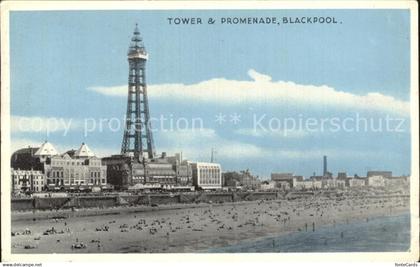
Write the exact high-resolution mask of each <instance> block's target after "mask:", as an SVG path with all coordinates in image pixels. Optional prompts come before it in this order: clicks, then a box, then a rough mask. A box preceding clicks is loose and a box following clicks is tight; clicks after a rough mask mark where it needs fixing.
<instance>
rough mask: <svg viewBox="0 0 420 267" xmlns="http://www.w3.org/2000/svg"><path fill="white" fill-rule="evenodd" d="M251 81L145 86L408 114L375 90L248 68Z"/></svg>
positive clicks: (172, 95)
mask: <svg viewBox="0 0 420 267" xmlns="http://www.w3.org/2000/svg"><path fill="white" fill-rule="evenodd" d="M248 75H249V76H250V77H251V78H252V80H251V81H236V80H227V79H224V78H216V79H211V80H207V81H202V82H199V83H196V84H189V85H186V84H180V83H175V84H156V85H150V86H149V87H148V95H149V96H150V97H151V98H158V99H171V100H174V99H175V100H186V99H187V100H191V101H201V102H212V103H213V102H217V103H222V104H223V103H225V104H230V105H232V104H243V103H260V104H281V103H293V104H295V105H302V106H306V105H311V104H312V105H317V106H325V107H337V108H346V109H348V108H352V109H356V110H373V111H385V112H390V113H395V114H400V115H404V116H408V115H409V112H410V105H409V102H406V101H402V100H398V99H396V98H394V97H392V96H387V95H383V94H381V93H378V92H369V93H367V94H366V95H356V94H352V93H348V92H343V91H337V90H336V89H334V88H332V87H329V86H326V85H323V86H314V85H300V84H296V83H293V82H284V81H272V80H271V77H270V76H268V75H266V74H261V73H258V72H257V71H255V70H252V69H251V70H249V71H248ZM88 90H91V91H94V92H97V93H101V94H104V95H108V96H126V95H127V86H126V85H123V86H112V87H104V86H97V87H89V88H88Z"/></svg>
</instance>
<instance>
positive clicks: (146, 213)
mask: <svg viewBox="0 0 420 267" xmlns="http://www.w3.org/2000/svg"><path fill="white" fill-rule="evenodd" d="M407 211H409V197H407V196H398V195H393V196H379V197H378V196H375V197H365V196H363V195H353V196H352V197H351V198H349V197H343V196H341V197H327V196H320V195H313V196H310V195H309V196H305V197H300V198H297V199H289V200H286V199H281V200H270V201H267V200H265V201H262V200H260V201H249V202H234V203H224V204H206V205H198V206H197V207H195V208H192V207H190V206H185V207H177V209H162V210H151V209H149V210H139V211H138V212H130V213H121V214H109V215H101V216H88V217H77V216H74V217H69V218H65V219H48V220H35V221H32V220H16V221H13V222H12V233H15V234H14V235H13V234H12V237H11V238H12V253H162V252H203V251H206V250H207V249H209V248H215V247H221V246H226V245H231V244H235V243H237V242H239V241H243V240H248V239H249V240H252V239H257V238H262V237H269V236H274V235H280V234H284V233H289V232H295V231H308V232H310V231H316V229H317V227H320V226H323V225H334V224H339V223H347V222H350V221H354V220H363V219H366V220H368V219H369V218H373V217H378V216H387V215H396V214H400V213H404V212H407ZM14 216H18V214H13V213H12V220H13V217H14ZM25 230H27V231H26V234H23V233H24V232H25ZM47 232H48V233H49V234H46V233H47ZM81 244H82V246H81V248H79V246H80V245H81ZM74 245H76V247H75V246H74ZM72 246H73V247H72Z"/></svg>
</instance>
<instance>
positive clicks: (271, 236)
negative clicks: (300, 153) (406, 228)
mask: <svg viewBox="0 0 420 267" xmlns="http://www.w3.org/2000/svg"><path fill="white" fill-rule="evenodd" d="M403 215H409V216H410V212H409V210H401V211H399V212H397V213H394V214H385V215H380V214H379V215H372V216H368V217H364V218H355V219H352V220H349V221H348V222H346V221H339V222H338V223H337V222H336V223H335V224H333V223H326V224H322V225H320V226H319V227H318V228H321V229H323V228H326V227H331V226H334V227H335V226H340V225H345V224H352V223H357V222H364V221H366V219H368V220H369V221H370V220H376V219H382V218H390V217H399V216H403ZM305 232H307V233H310V232H312V230H311V231H309V230H308V231H302V233H305ZM296 233H301V231H298V230H291V231H283V232H279V233H273V234H269V235H266V236H261V237H254V238H248V239H243V240H239V241H238V242H234V243H231V244H229V245H228V246H218V247H212V248H207V249H205V250H202V251H196V252H197V253H214V252H209V251H208V250H209V249H215V250H217V249H220V248H224V247H230V246H235V245H238V244H241V243H251V242H252V243H256V242H260V241H264V240H267V239H277V238H280V239H281V238H284V237H285V236H288V235H291V234H296ZM217 253H229V252H217ZM236 253H244V252H236Z"/></svg>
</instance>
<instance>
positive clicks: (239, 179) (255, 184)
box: [222, 169, 261, 190]
mask: <svg viewBox="0 0 420 267" xmlns="http://www.w3.org/2000/svg"><path fill="white" fill-rule="evenodd" d="M222 185H223V186H224V187H227V188H231V189H241V190H257V189H259V188H260V186H261V181H260V180H259V179H258V176H255V175H252V174H251V172H250V171H249V170H248V169H247V170H243V171H240V172H236V171H230V172H224V173H222Z"/></svg>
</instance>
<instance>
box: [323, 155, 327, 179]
mask: <svg viewBox="0 0 420 267" xmlns="http://www.w3.org/2000/svg"><path fill="white" fill-rule="evenodd" d="M327 174H328V168H327V156H324V172H323V175H324V177H326V176H327Z"/></svg>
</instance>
